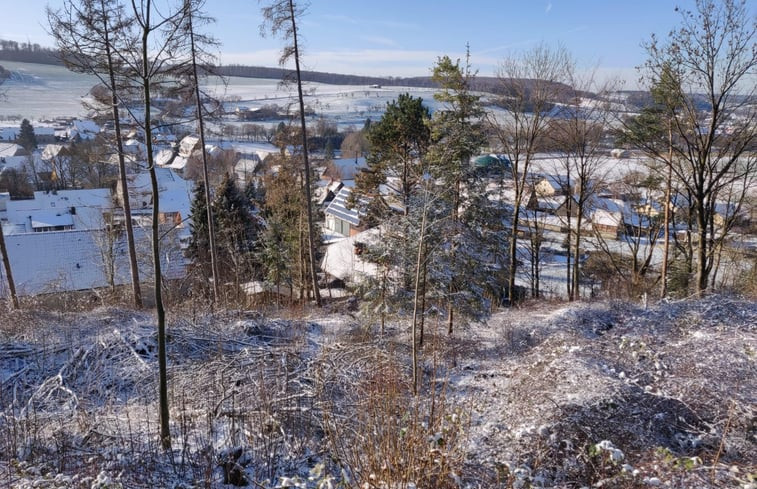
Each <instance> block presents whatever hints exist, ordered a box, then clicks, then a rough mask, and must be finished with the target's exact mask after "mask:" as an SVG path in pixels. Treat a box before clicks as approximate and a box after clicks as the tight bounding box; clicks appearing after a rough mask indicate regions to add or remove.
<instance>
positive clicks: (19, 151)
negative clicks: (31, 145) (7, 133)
mask: <svg viewBox="0 0 757 489" xmlns="http://www.w3.org/2000/svg"><path fill="white" fill-rule="evenodd" d="M28 154H29V152H28V151H26V150H25V149H24V148H23V146H21V145H20V144H16V143H0V158H8V157H12V156H27V155H28Z"/></svg>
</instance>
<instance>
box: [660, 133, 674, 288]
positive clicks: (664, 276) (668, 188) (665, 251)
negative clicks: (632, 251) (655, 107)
mask: <svg viewBox="0 0 757 489" xmlns="http://www.w3.org/2000/svg"><path fill="white" fill-rule="evenodd" d="M667 164H668V174H667V175H666V178H665V214H664V218H663V221H664V224H663V225H664V226H665V229H664V233H665V236H664V238H663V239H664V240H665V241H664V243H663V247H662V270H661V271H660V281H661V282H662V283H661V287H660V298H663V299H664V298H665V296H667V295H668V259H669V258H668V257H669V255H670V198H671V194H672V192H673V189H672V187H673V122H672V121H670V120H668V161H667Z"/></svg>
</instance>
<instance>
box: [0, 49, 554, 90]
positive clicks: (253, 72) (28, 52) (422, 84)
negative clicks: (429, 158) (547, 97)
mask: <svg viewBox="0 0 757 489" xmlns="http://www.w3.org/2000/svg"><path fill="white" fill-rule="evenodd" d="M2 60H5V61H18V62H22V63H39V64H49V65H61V66H62V65H63V62H62V61H61V59H60V56H59V54H58V51H57V50H56V49H52V48H47V47H43V46H40V45H39V44H32V43H29V42H20V43H19V42H16V41H6V40H3V39H0V61H2ZM432 61H433V60H430V61H429V66H430V63H431V62H432ZM206 71H207V72H208V73H213V74H217V75H222V76H239V77H244V78H268V79H274V80H283V79H290V78H292V76H293V75H294V73H293V71H292V70H288V69H285V68H266V67H262V66H243V65H222V66H215V67H209V68H208V69H207V70H206ZM0 73H1V71H0ZM0 79H2V74H0ZM302 80H303V81H306V82H316V83H328V84H332V85H365V86H369V85H380V86H390V87H396V86H402V87H415V88H434V87H436V84H435V83H434V82H433V81H432V80H431V77H429V76H415V77H393V76H387V77H377V76H360V75H342V74H339V73H325V72H320V71H303V72H302ZM566 88H567V87H566ZM473 89H474V90H477V91H481V92H488V93H494V94H506V93H507V84H506V83H503V81H502V80H501V79H499V78H496V77H491V76H477V77H476V79H475V82H474V86H473Z"/></svg>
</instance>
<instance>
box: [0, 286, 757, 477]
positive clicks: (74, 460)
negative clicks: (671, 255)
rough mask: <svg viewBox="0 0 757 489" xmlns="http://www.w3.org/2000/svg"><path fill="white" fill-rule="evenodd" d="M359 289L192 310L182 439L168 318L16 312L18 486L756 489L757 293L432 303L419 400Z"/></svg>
mask: <svg viewBox="0 0 757 489" xmlns="http://www.w3.org/2000/svg"><path fill="white" fill-rule="evenodd" d="M349 304H350V303H349V302H340V303H335V304H332V305H331V306H330V308H331V312H326V311H321V312H307V311H301V312H300V313H298V314H297V316H296V317H293V316H292V312H291V311H288V312H287V313H286V314H285V315H282V314H279V315H276V316H270V317H268V316H263V315H261V314H259V313H256V312H242V311H233V312H219V313H216V314H214V315H208V314H207V313H204V312H203V313H201V312H200V311H201V310H202V309H201V308H198V309H188V310H185V311H183V312H182V313H181V314H177V315H173V316H171V317H170V320H169V385H170V393H169V395H170V403H171V416H172V418H171V421H172V425H171V426H172V437H173V450H172V451H171V452H168V453H165V452H163V451H162V450H161V449H160V448H159V446H158V443H157V435H156V432H157V419H158V416H157V409H156V401H155V399H156V387H155V385H156V381H157V375H156V358H155V350H156V341H155V333H154V320H153V318H152V316H151V315H149V314H147V313H138V312H133V311H128V310H122V309H116V308H99V309H95V310H94V311H91V312H88V313H84V314H82V313H77V314H74V313H67V314H61V313H49V312H19V313H3V316H2V317H1V318H0V324H1V325H2V326H0V328H1V329H0V339H1V340H2V342H1V343H0V380H1V381H2V384H1V388H0V401H1V402H0V405H1V406H2V413H1V414H0V487H19V488H26V487H42V488H64V487H66V488H67V487H73V488H104V487H111V488H113V487H126V488H132V487H145V488H146V487H175V488H179V487H183V488H189V487H217V488H221V487H232V486H231V485H230V484H231V483H233V482H236V483H240V482H243V481H247V482H248V483H250V484H253V485H254V487H287V484H289V485H291V486H292V487H318V486H317V484H318V483H324V485H322V486H320V487H336V485H337V483H338V482H340V481H341V482H344V481H349V484H348V485H347V486H348V487H392V488H394V487H408V488H409V487H471V488H476V487H501V488H509V487H523V488H525V487H590V486H593V487H600V486H602V487H621V488H622V487H629V488H630V487H647V486H649V487H654V486H664V487H681V488H684V487H686V488H689V487H692V488H693V487H696V488H701V487H742V488H746V487H752V488H753V487H754V481H753V479H754V477H755V473H757V463H756V462H755V461H756V460H757V439H756V438H755V435H756V434H757V430H755V419H757V418H756V415H757V413H756V412H755V409H756V406H757V394H756V393H757V376H756V375H755V374H756V373H757V364H756V362H757V304H756V303H755V302H753V301H748V300H743V299H739V298H736V297H731V296H711V297H707V298H705V299H702V300H689V301H680V302H667V303H662V304H659V305H656V306H652V307H650V308H649V309H648V310H644V309H643V308H642V307H640V306H638V305H634V304H628V303H620V302H598V303H579V304H565V303H547V302H542V303H538V304H532V305H528V306H525V307H523V308H519V309H511V310H505V311H501V312H497V313H496V314H494V315H493V316H492V317H491V318H490V319H489V320H488V321H487V322H485V323H474V324H460V325H458V326H457V329H456V331H455V332H454V335H453V336H452V337H447V335H446V334H444V333H442V330H445V329H446V326H444V325H443V320H440V319H437V318H428V319H427V321H426V324H425V335H424V346H423V348H422V350H421V352H420V366H419V368H420V381H419V386H420V393H421V395H420V396H419V397H418V398H417V400H414V398H413V396H412V389H411V384H410V378H411V376H410V372H411V369H410V348H409V346H408V345H409V332H408V328H407V323H406V322H404V321H403V322H397V321H389V322H387V325H386V328H385V331H384V333H383V334H381V331H380V329H379V326H378V325H377V324H376V321H374V320H370V319H368V318H366V317H364V316H361V315H360V314H359V313H355V312H350V311H351V309H348V306H349ZM414 467H415V468H418V469H417V470H414V469H413V468H414ZM308 479H310V480H309V481H308ZM225 483H226V484H225ZM328 483H331V484H332V486H329V485H328ZM295 484H299V485H295ZM366 484H367V485H366ZM750 484H751V485H750Z"/></svg>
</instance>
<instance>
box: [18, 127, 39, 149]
mask: <svg viewBox="0 0 757 489" xmlns="http://www.w3.org/2000/svg"><path fill="white" fill-rule="evenodd" d="M18 144H20V145H21V146H22V147H23V148H24V149H25V150H27V151H28V152H30V153H31V152H32V151H34V150H35V149H37V136H36V135H35V134H34V126H32V124H31V122H29V119H24V120H22V121H21V130H20V131H19V133H18Z"/></svg>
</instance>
